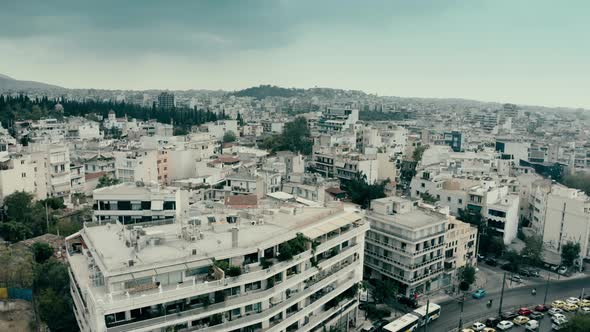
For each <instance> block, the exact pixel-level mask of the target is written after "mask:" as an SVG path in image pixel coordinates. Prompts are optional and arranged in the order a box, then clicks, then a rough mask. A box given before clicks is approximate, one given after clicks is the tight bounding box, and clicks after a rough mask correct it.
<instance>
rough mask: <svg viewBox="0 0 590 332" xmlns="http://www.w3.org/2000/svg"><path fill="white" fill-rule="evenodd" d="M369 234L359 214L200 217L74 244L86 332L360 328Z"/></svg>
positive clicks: (115, 229) (107, 226) (290, 210)
mask: <svg viewBox="0 0 590 332" xmlns="http://www.w3.org/2000/svg"><path fill="white" fill-rule="evenodd" d="M368 228H369V226H368V224H367V223H365V222H364V221H363V218H362V215H361V214H359V213H358V212H356V211H355V210H354V208H349V207H343V206H341V205H339V206H333V207H328V208H310V207H305V208H304V207H300V206H283V207H281V208H279V209H250V210H248V211H247V212H244V211H242V212H240V211H237V210H231V209H228V208H224V207H217V208H212V209H203V210H200V214H198V215H196V216H193V217H191V218H190V219H188V220H183V219H177V220H176V222H175V223H172V224H164V225H147V224H146V225H144V226H143V227H138V226H131V225H129V226H125V225H122V224H120V223H115V224H111V223H102V224H99V223H94V224H91V223H86V224H85V226H84V228H83V229H82V230H81V231H80V232H78V233H76V234H74V235H72V236H69V237H68V238H67V240H66V242H67V255H68V256H67V257H68V260H69V263H70V273H71V275H70V277H71V287H70V289H71V293H72V297H73V299H74V313H75V316H76V319H77V321H78V325H79V327H80V330H81V331H84V332H85V331H101V332H102V331H106V332H123V331H164V330H166V331H167V330H175V331H200V332H209V331H263V330H272V331H288V332H294V331H303V332H307V331H321V330H322V329H323V328H330V327H331V326H333V327H340V328H345V327H347V326H354V324H355V323H356V321H355V319H356V314H357V312H356V310H357V305H358V303H357V298H358V293H357V285H358V283H359V282H360V281H361V280H362V268H363V248H364V240H365V239H364V238H365V233H366V232H367V230H368Z"/></svg>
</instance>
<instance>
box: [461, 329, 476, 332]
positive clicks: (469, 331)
mask: <svg viewBox="0 0 590 332" xmlns="http://www.w3.org/2000/svg"><path fill="white" fill-rule="evenodd" d="M461 332H475V331H473V329H462V330H461Z"/></svg>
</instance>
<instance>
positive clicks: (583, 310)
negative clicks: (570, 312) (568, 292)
mask: <svg viewBox="0 0 590 332" xmlns="http://www.w3.org/2000/svg"><path fill="white" fill-rule="evenodd" d="M579 313H580V314H581V315H590V307H582V308H580V311H579Z"/></svg>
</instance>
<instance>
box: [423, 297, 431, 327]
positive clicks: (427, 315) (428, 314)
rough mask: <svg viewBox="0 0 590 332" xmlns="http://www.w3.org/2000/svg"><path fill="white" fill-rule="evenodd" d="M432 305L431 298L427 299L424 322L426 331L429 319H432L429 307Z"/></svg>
mask: <svg viewBox="0 0 590 332" xmlns="http://www.w3.org/2000/svg"><path fill="white" fill-rule="evenodd" d="M429 306H430V299H426V322H424V332H427V331H428V321H429V320H430V313H429V312H428V307H429Z"/></svg>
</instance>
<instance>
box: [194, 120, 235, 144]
mask: <svg viewBox="0 0 590 332" xmlns="http://www.w3.org/2000/svg"><path fill="white" fill-rule="evenodd" d="M201 128H204V129H205V131H206V132H208V133H209V135H211V136H213V137H214V138H215V139H216V140H218V141H221V140H222V139H223V135H225V133H227V132H229V131H231V132H233V133H234V134H236V136H238V135H239V134H240V132H239V131H238V121H237V120H219V121H215V122H208V123H205V124H203V125H202V126H201Z"/></svg>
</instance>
